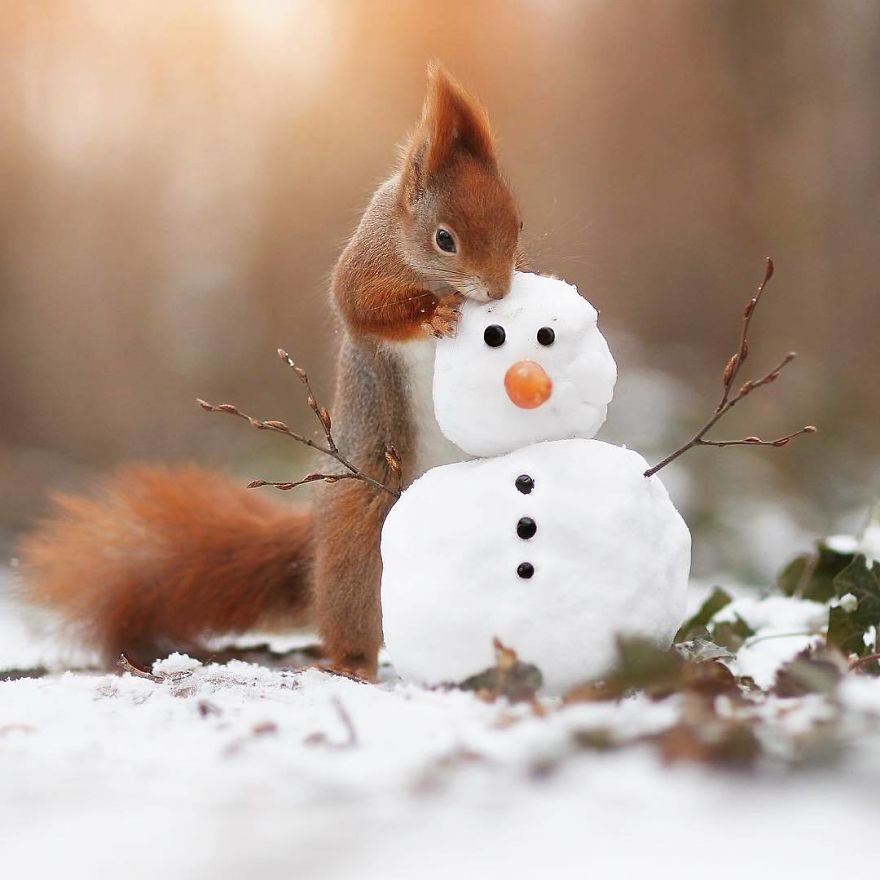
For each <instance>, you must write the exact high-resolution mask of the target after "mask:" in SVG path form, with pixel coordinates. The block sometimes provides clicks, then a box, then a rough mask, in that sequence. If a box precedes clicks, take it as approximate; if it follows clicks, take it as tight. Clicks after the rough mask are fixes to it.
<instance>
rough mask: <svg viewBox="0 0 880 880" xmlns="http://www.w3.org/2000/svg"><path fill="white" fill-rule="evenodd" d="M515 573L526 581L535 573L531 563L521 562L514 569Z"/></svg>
mask: <svg viewBox="0 0 880 880" xmlns="http://www.w3.org/2000/svg"><path fill="white" fill-rule="evenodd" d="M516 573H517V574H518V575H519V576H520V577H521V578H525V579H526V580H528V579H529V578H530V577H531V576H532V575H533V574H534V573H535V566H534V565H532V563H531V562H521V563H520V564H519V565H518V566H517V567H516Z"/></svg>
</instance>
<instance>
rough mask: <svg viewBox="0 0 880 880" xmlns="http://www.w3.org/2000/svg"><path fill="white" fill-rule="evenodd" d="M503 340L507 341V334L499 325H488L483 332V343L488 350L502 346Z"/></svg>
mask: <svg viewBox="0 0 880 880" xmlns="http://www.w3.org/2000/svg"><path fill="white" fill-rule="evenodd" d="M505 339H507V334H506V333H505V332H504V328H503V327H502V326H501V325H500V324H490V325H489V326H488V327H487V328H486V329H485V330H484V331H483V341H484V342H485V343H486V345H488V346H489V347H490V348H498V346H499V345H504V340H505Z"/></svg>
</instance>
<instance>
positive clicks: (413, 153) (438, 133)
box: [404, 61, 497, 188]
mask: <svg viewBox="0 0 880 880" xmlns="http://www.w3.org/2000/svg"><path fill="white" fill-rule="evenodd" d="M458 151H465V152H467V153H470V155H472V156H473V157H474V158H475V159H479V160H480V161H483V162H486V163H488V164H491V165H495V164H496V163H497V155H496V152H495V138H494V136H493V134H492V129H491V127H490V125H489V117H488V116H487V115H486V111H485V110H484V109H483V107H482V105H481V104H480V103H479V102H478V101H477V100H476V99H475V98H472V97H471V96H470V95H469V94H468V93H467V92H466V91H465V90H464V89H463V88H462V87H461V85H460V84H459V83H458V82H457V81H456V80H455V79H454V78H453V77H452V75H451V74H450V73H449V71H448V70H446V68H445V67H444V66H443V65H442V64H441V63H440V62H439V61H432V62H431V63H430V64H429V65H428V96H427V98H426V99H425V106H424V109H423V110H422V119H421V121H420V122H419V126H418V128H417V129H416V131H415V132H414V133H413V136H412V138H411V139H410V142H409V144H408V145H407V148H406V151H405V154H404V173H405V176H406V178H407V183H408V188H419V187H420V186H424V185H425V183H426V182H427V180H428V179H429V178H430V177H431V176H432V175H434V174H436V173H437V172H438V171H440V170H441V169H442V168H443V167H444V166H445V165H446V164H447V163H448V162H449V161H450V160H451V159H452V158H453V156H455V154H456V153H457V152H458Z"/></svg>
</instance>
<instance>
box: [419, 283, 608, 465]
mask: <svg viewBox="0 0 880 880" xmlns="http://www.w3.org/2000/svg"><path fill="white" fill-rule="evenodd" d="M597 319H598V314H597V312H596V310H595V309H594V308H593V306H591V305H590V303H588V302H587V300H585V299H584V298H583V297H581V295H580V294H579V293H578V291H577V288H576V287H574V286H573V285H571V284H567V283H566V282H564V281H560V280H559V279H557V278H550V277H546V276H541V275H533V274H530V273H525V272H516V273H514V277H513V284H512V286H511V289H510V292H509V293H508V294H507V296H506V297H505V298H504V299H503V300H499V301H494V302H490V303H477V302H475V301H472V300H468V301H466V302H465V303H464V304H463V305H462V307H461V320H460V321H459V325H458V332H457V333H456V335H455V336H454V337H452V338H450V339H440V340H438V342H437V354H436V360H435V365H434V412H435V415H436V417H437V423H438V424H439V425H440V429H441V430H442V431H443V433H444V434H445V435H446V436H447V437H448V438H449V440H451V441H452V442H453V443H455V444H456V446H458V447H460V448H461V449H463V450H464V451H465V452H467V453H470V454H471V455H500V454H502V453H505V452H510V451H512V450H514V449H517V448H518V447H520V446H526V445H528V444H530V443H537V442H538V441H541V440H563V439H566V438H569V437H593V436H594V435H595V434H596V432H597V431H598V430H599V428H600V427H601V426H602V423H603V422H604V421H605V416H606V412H607V408H608V404H609V403H610V402H611V398H612V395H613V393H614V384H615V382H616V380H617V367H616V366H615V363H614V359H613V358H612V356H611V353H610V352H609V350H608V344H607V343H606V342H605V337H604V336H603V335H602V334H601V333H600V332H599V329H598V327H597ZM491 325H498V326H500V327H502V328H503V330H504V335H505V338H504V342H503V344H502V345H499V346H497V347H492V346H489V345H487V343H486V341H485V339H484V332H485V330H486V328H487V327H488V326H491ZM542 328H549V329H550V330H552V331H553V334H554V337H555V338H554V339H553V342H552V344H550V345H542V344H541V343H540V342H538V331H539V330H541V329H542ZM522 361H531V362H534V363H537V364H539V365H540V366H541V367H542V368H543V369H544V371H545V372H546V373H547V374H548V376H549V377H550V380H551V381H552V391H551V394H550V397H549V399H548V400H547V401H546V402H544V403H542V404H541V405H540V406H537V407H535V408H534V409H522V408H520V407H519V406H516V405H515V404H514V403H513V402H512V401H511V399H510V397H509V396H508V394H507V392H506V391H505V385H504V377H505V375H506V373H507V371H508V370H509V369H510V368H511V367H512V366H514V364H517V363H520V362H522Z"/></svg>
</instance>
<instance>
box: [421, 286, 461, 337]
mask: <svg viewBox="0 0 880 880" xmlns="http://www.w3.org/2000/svg"><path fill="white" fill-rule="evenodd" d="M463 301H464V297H463V296H462V295H461V294H460V293H450V294H447V295H446V296H442V297H440V299H439V300H437V305H436V306H435V307H434V313H433V314H432V315H431V318H430V320H428V321H425V323H424V324H422V330H424V331H425V333H428V334H430V335H431V336H434V337H436V338H437V339H444V338H448V337H451V336H455V331H456V329H457V328H458V319H459V318H460V317H461V312H460V311H459V306H460V305H461V303H462V302H463Z"/></svg>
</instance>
